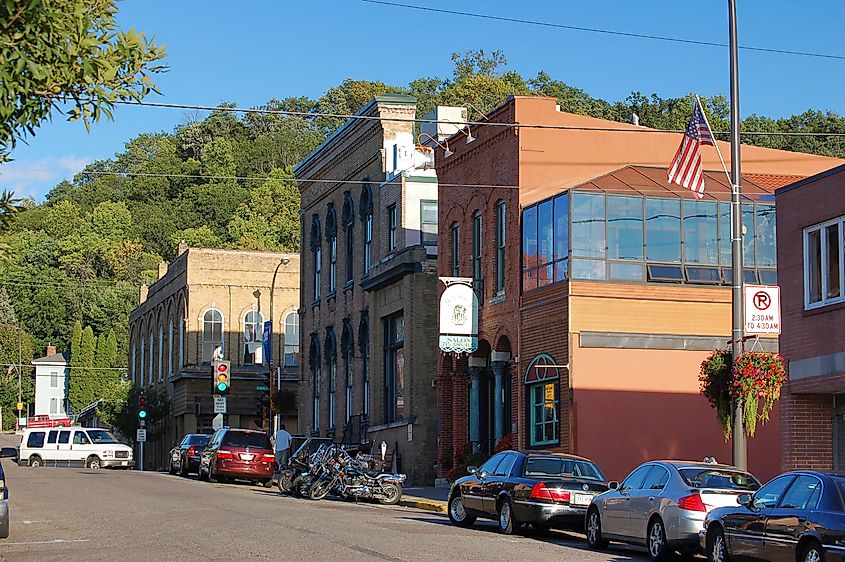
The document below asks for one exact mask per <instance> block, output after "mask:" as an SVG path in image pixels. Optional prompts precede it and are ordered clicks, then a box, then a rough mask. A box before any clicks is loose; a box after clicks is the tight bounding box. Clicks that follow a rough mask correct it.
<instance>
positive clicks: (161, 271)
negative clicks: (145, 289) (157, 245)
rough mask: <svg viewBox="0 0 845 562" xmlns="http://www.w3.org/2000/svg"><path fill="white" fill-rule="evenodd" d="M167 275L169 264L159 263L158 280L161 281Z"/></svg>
mask: <svg viewBox="0 0 845 562" xmlns="http://www.w3.org/2000/svg"><path fill="white" fill-rule="evenodd" d="M165 275H167V262H166V261H161V262H158V278H159V279H161V278H162V277H164V276H165Z"/></svg>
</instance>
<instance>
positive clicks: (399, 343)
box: [384, 314, 405, 423]
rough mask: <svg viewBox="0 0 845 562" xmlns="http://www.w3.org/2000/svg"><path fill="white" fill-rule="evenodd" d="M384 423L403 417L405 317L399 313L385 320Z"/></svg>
mask: <svg viewBox="0 0 845 562" xmlns="http://www.w3.org/2000/svg"><path fill="white" fill-rule="evenodd" d="M384 333H385V339H384V341H385V370H384V376H385V381H384V383H385V390H386V391H387V392H386V393H385V397H386V402H387V403H386V404H385V406H386V408H385V412H386V414H387V416H386V417H387V419H386V420H385V421H386V423H389V422H392V421H398V420H401V419H404V417H405V348H404V345H405V318H404V317H403V316H402V315H401V314H400V315H397V316H392V317H390V318H387V319H386V320H385V332H384Z"/></svg>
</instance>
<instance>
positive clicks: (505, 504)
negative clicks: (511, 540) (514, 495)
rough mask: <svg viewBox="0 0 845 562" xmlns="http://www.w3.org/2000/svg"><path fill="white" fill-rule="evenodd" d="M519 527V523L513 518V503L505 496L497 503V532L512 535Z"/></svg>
mask: <svg viewBox="0 0 845 562" xmlns="http://www.w3.org/2000/svg"><path fill="white" fill-rule="evenodd" d="M517 529H519V523H517V522H516V521H514V519H513V504H512V503H511V500H509V499H508V498H505V499H503V500H502V502H501V504H500V505H499V532H500V533H502V534H504V535H512V534H514V533H515V532H516V531H517Z"/></svg>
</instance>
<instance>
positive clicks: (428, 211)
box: [393, 201, 437, 224]
mask: <svg viewBox="0 0 845 562" xmlns="http://www.w3.org/2000/svg"><path fill="white" fill-rule="evenodd" d="M393 213H394V215H395V213H396V207H395V206H394V207H393ZM422 220H423V222H433V223H435V224H436V223H437V201H423V202H422Z"/></svg>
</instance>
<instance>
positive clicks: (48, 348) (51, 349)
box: [45, 345, 56, 357]
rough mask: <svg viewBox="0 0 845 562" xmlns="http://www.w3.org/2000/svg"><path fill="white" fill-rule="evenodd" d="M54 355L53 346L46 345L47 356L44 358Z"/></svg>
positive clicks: (54, 348) (54, 347)
mask: <svg viewBox="0 0 845 562" xmlns="http://www.w3.org/2000/svg"><path fill="white" fill-rule="evenodd" d="M55 354H56V346H55V345H48V346H47V355H45V357H50V356H51V355H55Z"/></svg>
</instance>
